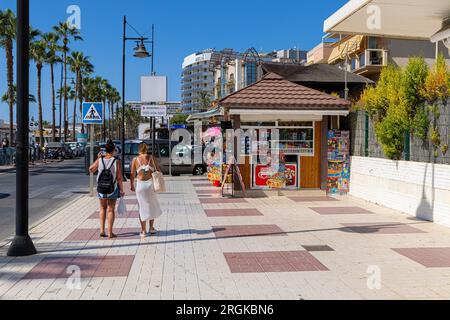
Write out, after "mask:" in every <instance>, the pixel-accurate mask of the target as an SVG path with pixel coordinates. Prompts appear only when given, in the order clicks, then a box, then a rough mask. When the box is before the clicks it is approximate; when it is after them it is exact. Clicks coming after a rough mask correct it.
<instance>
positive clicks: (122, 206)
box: [117, 197, 127, 216]
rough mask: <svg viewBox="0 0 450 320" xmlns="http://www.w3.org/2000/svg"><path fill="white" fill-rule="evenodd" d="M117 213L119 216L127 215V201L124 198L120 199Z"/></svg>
mask: <svg viewBox="0 0 450 320" xmlns="http://www.w3.org/2000/svg"><path fill="white" fill-rule="evenodd" d="M117 213H118V214H119V216H124V215H126V214H127V205H126V204H125V199H124V198H123V197H122V198H120V199H119V205H118V207H117Z"/></svg>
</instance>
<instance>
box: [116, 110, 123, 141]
mask: <svg viewBox="0 0 450 320" xmlns="http://www.w3.org/2000/svg"><path fill="white" fill-rule="evenodd" d="M116 115H117V116H118V117H119V118H118V119H117V120H118V121H116V134H117V137H119V139H121V138H122V133H121V131H120V121H119V119H120V114H119V104H116Z"/></svg>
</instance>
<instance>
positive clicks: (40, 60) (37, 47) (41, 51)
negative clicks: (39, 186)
mask: <svg viewBox="0 0 450 320" xmlns="http://www.w3.org/2000/svg"><path fill="white" fill-rule="evenodd" d="M30 40H31V43H30V57H31V59H32V60H33V61H34V62H35V63H36V71H37V99H38V117H39V119H38V122H39V143H40V146H41V148H43V147H44V132H43V119H42V93H41V87H42V85H41V82H42V68H43V67H44V63H46V61H47V48H46V42H45V41H44V39H43V38H38V39H37V40H34V39H30ZM33 40H34V41H33Z"/></svg>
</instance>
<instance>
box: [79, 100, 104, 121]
mask: <svg viewBox="0 0 450 320" xmlns="http://www.w3.org/2000/svg"><path fill="white" fill-rule="evenodd" d="M103 120H104V118H103V103H102V102H84V103H83V124H103Z"/></svg>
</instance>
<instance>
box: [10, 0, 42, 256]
mask: <svg viewBox="0 0 450 320" xmlns="http://www.w3.org/2000/svg"><path fill="white" fill-rule="evenodd" d="M29 32H30V2H29V0H17V138H16V140H17V141H16V145H17V149H16V164H17V165H16V167H17V170H16V193H17V195H16V235H15V237H14V239H13V241H12V243H11V246H10V247H9V249H8V256H12V257H22V256H29V255H33V254H36V248H35V247H34V244H33V241H32V240H31V238H30V236H29V233H28V209H29V208H28V198H29V194H28V192H29V191H28V184H29V180H28V179H29V178H28V174H29V167H28V158H29V157H28V146H29V141H28V133H29V132H28V129H29V127H28V126H29V123H28V121H29V97H28V94H29V54H30V44H29Z"/></svg>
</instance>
